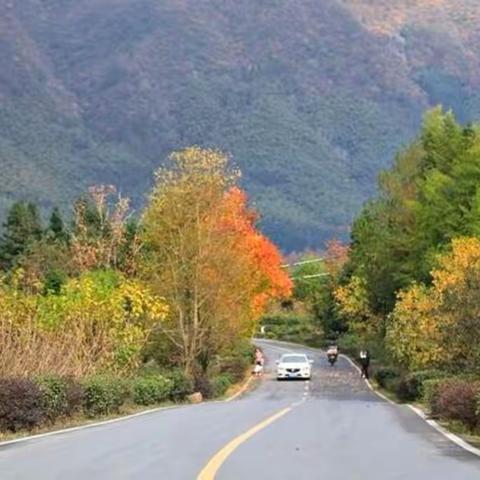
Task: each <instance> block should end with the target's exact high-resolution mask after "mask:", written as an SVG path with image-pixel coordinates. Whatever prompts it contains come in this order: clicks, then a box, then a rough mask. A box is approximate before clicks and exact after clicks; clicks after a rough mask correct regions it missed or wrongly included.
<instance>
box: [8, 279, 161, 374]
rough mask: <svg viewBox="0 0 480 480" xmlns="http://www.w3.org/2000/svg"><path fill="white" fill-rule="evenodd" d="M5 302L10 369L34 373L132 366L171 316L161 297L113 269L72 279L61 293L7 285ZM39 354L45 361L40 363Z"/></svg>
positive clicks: (75, 371)
mask: <svg viewBox="0 0 480 480" xmlns="http://www.w3.org/2000/svg"><path fill="white" fill-rule="evenodd" d="M0 302H1V304H2V310H1V311H0V348H1V349H2V352H3V353H4V354H5V355H7V356H8V358H10V364H7V366H8V368H9V369H10V370H11V371H12V372H19V373H20V372H21V373H30V374H33V373H41V372H44V371H49V370H52V371H57V372H62V373H70V374H83V373H88V372H91V371H94V370H95V369H98V368H106V367H108V368H115V367H121V368H123V369H129V368H133V367H135V365H136V364H137V363H138V361H139V354H140V351H141V349H142V347H143V345H144V344H145V342H146V340H147V337H148V335H149V333H150V332H151V330H152V328H153V327H154V326H155V325H157V324H159V323H161V322H163V321H164V320H165V318H166V315H167V306H166V303H165V301H164V300H163V299H162V298H159V297H158V296H156V295H155V294H154V293H153V292H152V291H151V290H150V289H149V288H148V287H147V286H146V285H144V284H143V283H142V282H140V281H138V280H128V279H126V278H125V277H123V276H122V275H120V274H118V273H115V272H113V271H97V272H90V273H87V274H84V275H82V276H80V277H79V278H76V279H71V280H69V281H68V282H67V283H66V284H65V285H64V286H63V288H62V291H61V292H60V294H58V295H53V294H49V295H46V296H41V295H33V294H29V293H25V292H22V291H21V290H19V289H16V288H11V287H8V286H7V285H6V284H2V285H0ZM13 339H17V340H16V341H12V340H13ZM33 352H35V353H33ZM42 352H43V353H42ZM38 355H40V356H43V357H44V359H43V361H40V360H38V361H37V363H35V356H38ZM22 365H23V366H22ZM19 368H23V369H24V370H20V371H19V370H18V369H19ZM0 370H1V369H0Z"/></svg>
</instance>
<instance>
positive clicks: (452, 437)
mask: <svg viewBox="0 0 480 480" xmlns="http://www.w3.org/2000/svg"><path fill="white" fill-rule="evenodd" d="M279 343H281V342H279ZM290 345H291V344H290ZM298 346H299V347H302V345H298ZM307 348H309V349H310V350H317V351H321V350H320V349H312V348H310V347H307ZM340 357H343V358H345V359H346V360H348V362H349V363H350V365H352V366H353V367H354V368H355V370H357V371H358V372H359V373H361V370H360V368H359V367H358V365H356V364H355V362H354V361H353V360H352V359H351V358H350V357H349V356H347V355H345V354H340ZM364 380H365V383H366V384H367V386H368V388H369V389H370V390H371V391H372V392H373V393H375V395H378V396H379V397H380V398H382V399H383V400H385V401H386V402H388V403H389V404H390V405H395V406H397V407H398V406H400V405H399V404H398V403H396V402H394V401H393V400H390V399H389V398H388V397H386V396H385V395H383V394H382V393H380V392H377V391H376V390H375V389H374V388H373V387H372V385H371V383H370V382H369V381H368V380H367V379H364ZM407 406H408V407H409V408H410V409H411V410H412V411H413V412H415V413H416V414H417V415H418V416H419V417H420V418H421V419H422V420H423V421H424V422H426V423H427V424H428V425H430V426H431V427H432V428H433V429H435V430H436V431H437V432H438V433H440V434H441V435H443V436H444V437H445V438H447V439H448V440H450V441H451V442H453V443H455V444H456V445H458V446H459V447H460V448H463V449H464V450H466V451H467V452H470V453H472V454H473V455H476V456H477V457H480V449H478V448H476V447H474V446H473V445H470V444H469V443H468V442H466V441H465V440H463V439H462V438H460V437H459V436H458V435H455V434H454V433H451V432H449V431H448V430H447V429H445V428H443V427H442V426H441V425H439V424H438V423H437V422H436V421H435V420H431V419H429V418H427V417H426V415H425V413H424V412H423V411H422V410H420V409H419V408H417V407H415V406H413V405H411V404H409V403H408V404H407Z"/></svg>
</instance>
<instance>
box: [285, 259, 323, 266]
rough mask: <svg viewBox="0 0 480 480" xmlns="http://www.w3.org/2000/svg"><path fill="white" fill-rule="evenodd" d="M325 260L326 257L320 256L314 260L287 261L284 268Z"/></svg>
mask: <svg viewBox="0 0 480 480" xmlns="http://www.w3.org/2000/svg"><path fill="white" fill-rule="evenodd" d="M324 260H325V259H324V258H323V257H320V258H314V259H312V260H303V261H301V262H295V263H285V264H284V265H282V268H288V267H296V266H297V265H306V264H307V263H317V262H323V261H324Z"/></svg>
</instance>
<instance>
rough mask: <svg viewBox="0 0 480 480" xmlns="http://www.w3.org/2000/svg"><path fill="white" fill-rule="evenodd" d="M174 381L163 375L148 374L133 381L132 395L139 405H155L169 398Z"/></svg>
mask: <svg viewBox="0 0 480 480" xmlns="http://www.w3.org/2000/svg"><path fill="white" fill-rule="evenodd" d="M172 384H173V382H172V381H171V380H169V379H168V378H165V377H163V376H162V375H148V376H146V377H139V378H136V379H135V380H134V381H133V385H132V396H133V401H134V402H135V403H136V404H137V405H154V404H156V403H160V402H162V401H165V400H167V399H168V398H169V396H170V392H171V389H172Z"/></svg>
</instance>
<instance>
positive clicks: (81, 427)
mask: <svg viewBox="0 0 480 480" xmlns="http://www.w3.org/2000/svg"><path fill="white" fill-rule="evenodd" d="M185 406H186V405H169V406H168V407H157V408H150V409H149V410H142V411H141V412H137V413H132V414H130V415H125V416H123V417H118V418H111V419H110V420H102V421H101V422H94V423H87V424H86V425H79V426H78V427H69V428H63V429H60V430H52V431H51V432H45V433H37V434H36V435H29V436H27V437H21V438H15V439H13V440H5V441H3V442H0V447H5V446H7V445H13V444H15V443H22V442H28V441H30V440H36V439H38V438H44V437H51V436H53V435H60V434H62V433H69V432H77V431H79V430H86V429H87V428H93V427H99V426H102V425H109V424H111V423H118V422H123V421H124V420H129V419H130V418H135V417H141V416H142V415H148V414H150V413H155V412H160V411H162V410H173V409H174V408H181V407H185Z"/></svg>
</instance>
